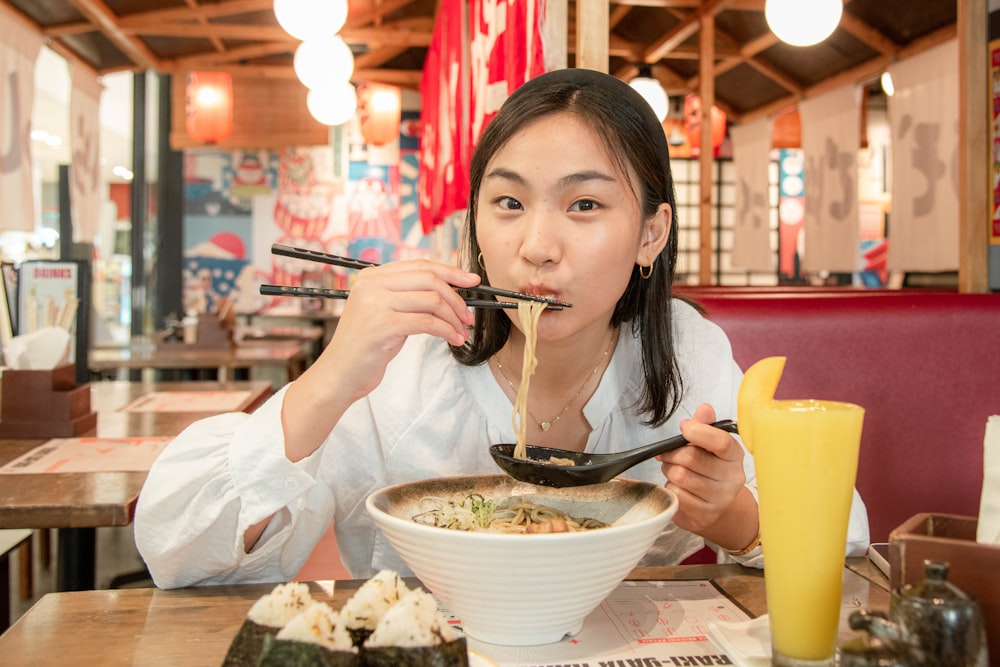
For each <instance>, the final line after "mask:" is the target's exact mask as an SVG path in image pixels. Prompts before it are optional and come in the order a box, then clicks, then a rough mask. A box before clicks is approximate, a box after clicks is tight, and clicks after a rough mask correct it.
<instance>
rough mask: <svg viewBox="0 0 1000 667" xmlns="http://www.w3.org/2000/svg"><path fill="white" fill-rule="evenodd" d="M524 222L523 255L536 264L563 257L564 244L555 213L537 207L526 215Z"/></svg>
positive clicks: (551, 261) (540, 264)
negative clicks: (561, 240)
mask: <svg viewBox="0 0 1000 667" xmlns="http://www.w3.org/2000/svg"><path fill="white" fill-rule="evenodd" d="M522 222H523V228H522V229H523V236H522V238H521V252H520V255H521V257H522V258H523V259H524V260H525V261H527V262H529V263H530V264H533V265H534V266H542V265H544V264H548V263H554V262H558V261H559V259H560V258H561V257H562V244H561V242H560V236H559V231H558V226H557V224H556V217H555V215H554V214H553V213H552V212H551V211H546V210H540V209H535V210H534V211H533V212H531V213H528V214H527V215H525V216H524V217H523V218H522Z"/></svg>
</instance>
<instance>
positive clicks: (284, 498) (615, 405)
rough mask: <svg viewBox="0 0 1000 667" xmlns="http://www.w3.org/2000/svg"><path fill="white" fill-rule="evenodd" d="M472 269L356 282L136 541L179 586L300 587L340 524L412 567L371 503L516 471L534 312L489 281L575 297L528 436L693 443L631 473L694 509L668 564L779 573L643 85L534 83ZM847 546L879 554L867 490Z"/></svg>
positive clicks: (494, 167) (482, 173)
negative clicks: (500, 306)
mask: <svg viewBox="0 0 1000 667" xmlns="http://www.w3.org/2000/svg"><path fill="white" fill-rule="evenodd" d="M470 183H471V192H470V198H469V213H468V220H467V234H466V239H465V247H464V251H465V252H464V254H465V256H466V257H467V258H468V260H467V263H468V264H469V265H470V267H471V269H472V272H466V271H463V270H461V269H459V268H456V267H452V266H446V265H443V264H437V263H433V262H428V261H405V262H404V261H401V262H393V263H390V264H387V265H384V266H381V267H376V268H370V269H365V270H363V271H361V272H359V273H358V274H357V276H356V281H355V283H354V285H353V287H352V289H351V296H350V298H349V299H348V300H347V302H346V304H345V306H344V311H343V315H342V316H341V318H340V322H339V324H338V326H337V330H336V333H335V335H334V336H333V338H332V340H331V341H330V343H329V345H328V346H327V347H326V349H325V350H324V351H323V353H322V354H321V355H320V357H319V359H318V360H317V361H316V363H314V364H313V365H312V366H311V367H310V368H309V369H308V370H307V371H306V372H305V373H304V374H303V375H302V376H301V377H300V378H299V379H298V380H296V381H295V382H293V383H291V384H290V385H288V386H286V387H285V388H283V389H282V390H281V391H279V392H277V394H276V395H275V396H274V397H273V398H272V399H271V400H270V401H268V403H267V404H265V405H264V406H262V407H261V408H260V409H258V410H257V411H256V412H255V413H254V414H252V415H245V414H233V415H222V416H218V417H213V418H210V419H206V420H204V421H202V422H199V423H198V424H195V425H193V426H192V427H191V428H189V429H188V430H187V431H185V432H184V433H182V434H181V435H180V436H179V437H178V438H177V439H176V440H175V441H174V442H173V443H171V445H170V446H169V447H168V448H167V450H166V451H165V452H164V453H163V454H162V455H161V456H160V458H159V460H158V461H157V462H156V465H154V467H153V469H152V471H151V472H150V475H149V479H148V481H147V483H146V486H145V488H144V489H143V492H142V495H141V497H140V499H139V506H138V509H137V512H136V541H137V544H138V546H139V549H140V551H141V553H142V555H143V557H144V558H145V560H146V563H147V565H148V566H149V569H150V572H151V573H152V575H153V578H154V580H155V581H156V583H157V584H158V585H159V586H163V587H174V586H186V585H192V584H206V583H225V582H249V581H277V580H287V579H289V578H291V577H293V576H294V575H295V574H296V572H297V571H298V569H299V568H300V567H301V565H302V564H303V563H304V562H305V560H306V559H307V557H308V556H309V554H310V552H311V551H312V548H313V546H314V545H315V543H316V541H317V540H318V539H319V538H320V537H321V536H322V535H323V533H324V532H325V530H326V528H327V527H328V525H329V522H330V521H331V519H332V520H334V521H335V530H336V534H337V543H338V547H339V549H340V552H341V557H342V559H343V561H344V565H345V566H346V567H347V569H348V570H349V571H350V573H351V574H352V575H353V576H355V577H367V576H370V575H371V574H372V573H374V572H375V571H376V570H378V569H380V568H383V567H391V568H394V569H397V570H400V571H406V568H405V566H404V565H403V564H402V562H401V561H400V560H399V559H398V557H397V556H396V555H395V553H394V552H393V551H392V549H391V547H389V546H388V544H387V543H386V542H385V541H384V539H383V538H382V537H381V536H380V535H379V534H378V533H377V531H376V530H375V528H374V526H373V524H372V521H371V520H370V518H369V517H368V515H367V513H366V511H365V508H364V500H365V498H366V497H367V495H368V494H369V493H371V492H372V491H374V490H376V489H379V488H381V487H384V486H386V485H389V484H395V483H399V482H403V481H408V480H416V479H424V478H428V477H436V476H444V475H457V474H472V473H495V472H497V471H498V469H497V467H496V465H495V464H494V463H493V461H492V460H491V458H490V456H489V453H488V447H489V445H491V444H493V443H498V442H513V441H514V428H513V425H512V420H511V411H512V405H513V402H514V399H515V397H516V394H517V390H518V387H519V381H520V377H521V360H522V352H523V349H524V343H525V336H524V333H523V332H522V331H521V330H520V329H519V325H518V323H517V321H516V320H517V317H516V315H515V314H514V312H513V311H507V310H504V311H495V310H479V311H477V312H476V313H475V314H473V313H472V312H470V311H469V309H468V308H467V307H466V305H465V304H464V302H463V301H462V299H461V297H460V296H459V295H458V294H457V293H456V291H455V288H456V287H460V288H461V287H465V288H468V287H473V286H475V285H477V284H479V283H480V282H482V283H487V282H488V283H489V284H491V285H494V286H497V287H502V288H506V289H513V290H516V291H520V292H526V293H531V294H540V295H546V296H551V297H554V298H557V299H559V300H562V301H568V302H570V303H572V304H573V307H572V308H568V309H565V310H562V311H546V312H545V313H544V314H543V315H542V317H541V320H540V323H539V326H538V341H537V348H536V354H537V358H538V366H537V369H536V372H535V374H534V375H533V376H532V378H531V384H530V392H529V395H528V410H529V420H528V425H527V426H528V430H527V436H528V442H530V443H532V444H545V445H550V446H558V447H562V448H567V449H575V450H582V449H584V448H586V449H587V450H588V451H594V452H607V451H614V450H616V449H624V448H630V447H634V446H637V445H639V444H644V443H646V442H652V441H654V440H659V439H662V438H664V437H668V436H670V435H674V434H676V433H677V432H681V433H683V434H684V436H685V437H686V438H687V439H688V440H689V441H690V442H691V444H690V445H688V446H685V447H683V448H681V449H678V450H676V451H674V452H671V453H668V454H664V455H663V456H661V457H659V459H660V460H659V462H658V461H655V460H651V461H646V462H644V463H643V464H640V465H639V466H637V467H635V468H633V469H631V470H630V471H629V472H628V476H629V477H633V478H636V479H643V480H646V481H650V482H654V483H657V484H662V483H667V484H668V485H670V486H671V487H672V488H673V489H674V490H675V491H677V493H678V495H679V498H680V505H679V509H678V512H677V514H676V516H675V519H674V522H673V525H672V526H671V527H670V528H669V529H668V530H667V531H666V532H665V533H664V535H663V536H662V537H661V539H660V540H658V542H657V544H656V545H654V547H653V548H652V549H651V550H650V551H649V553H648V554H647V557H646V561H644V562H647V563H652V562H655V563H660V564H669V563H677V562H680V561H681V560H683V559H684V558H685V557H687V556H688V555H690V554H692V553H694V552H696V551H698V550H699V549H701V548H702V547H703V546H704V544H705V543H706V542H708V543H710V544H711V545H714V546H715V547H716V548H717V550H718V552H719V555H720V559H730V560H736V561H738V562H742V563H745V564H750V565H760V562H761V555H760V548H759V538H758V537H757V536H758V520H757V503H756V490H755V485H754V475H753V466H752V460H751V459H750V457H748V456H746V453H745V451H744V449H743V448H742V446H741V445H740V443H739V442H738V441H737V440H735V439H734V438H733V437H732V436H730V435H729V434H728V433H726V432H724V431H721V430H719V429H715V428H713V427H711V426H709V425H708V424H709V423H710V422H712V421H714V420H715V419H716V417H717V416H719V417H735V414H736V407H735V406H736V393H737V390H738V387H739V382H740V380H741V377H742V375H741V373H740V370H739V368H738V367H737V365H736V364H735V363H734V361H733V359H732V353H731V350H730V347H729V343H728V341H727V339H726V337H725V335H724V334H723V332H722V331H721V330H720V329H719V328H718V327H717V326H715V325H713V324H712V323H710V322H708V321H707V320H705V319H703V318H702V317H701V316H700V315H699V314H698V312H697V311H696V310H695V309H693V308H692V307H690V306H689V305H687V304H685V303H683V302H680V301H676V300H673V301H672V300H671V298H670V284H671V280H672V278H673V270H674V262H675V257H676V251H677V241H676V236H675V235H672V234H671V233H670V232H671V230H672V228H673V224H674V216H675V210H674V194H673V184H672V181H671V177H670V165H669V158H668V149H667V145H666V141H665V137H664V133H663V130H662V127H661V126H660V124H659V123H658V121H657V120H656V118H655V116H654V114H653V112H652V110H651V109H650V108H649V106H648V105H647V104H646V102H645V101H644V100H643V99H642V98H641V97H640V96H639V95H638V94H637V93H635V92H634V91H632V89H631V88H630V87H629V86H627V85H626V84H624V83H623V82H621V81H619V80H617V79H615V78H613V77H610V76H608V75H605V74H600V73H597V72H592V71H589V70H581V69H569V70H559V71H556V72H551V73H548V74H545V75H542V76H540V77H537V78H536V79H533V80H532V81H530V82H528V83H526V84H525V85H524V86H522V87H521V88H520V89H519V90H517V91H516V92H515V93H514V94H513V95H511V97H510V98H509V99H508V100H507V102H506V103H505V104H504V105H503V107H502V109H501V110H500V111H499V113H498V114H497V116H496V117H495V118H494V120H493V121H492V122H491V123H490V125H489V126H488V127H487V128H486V130H485V132H484V134H483V137H482V138H481V140H480V144H479V146H478V148H477V150H476V153H475V155H474V157H473V161H472V166H471V178H470ZM849 541H850V545H849V551H850V552H852V553H863V550H864V548H865V547H866V546H867V542H868V528H867V518H866V515H865V508H864V505H863V504H862V503H861V501H860V498H858V497H857V496H856V495H855V503H854V508H853V515H852V527H851V533H850V535H849Z"/></svg>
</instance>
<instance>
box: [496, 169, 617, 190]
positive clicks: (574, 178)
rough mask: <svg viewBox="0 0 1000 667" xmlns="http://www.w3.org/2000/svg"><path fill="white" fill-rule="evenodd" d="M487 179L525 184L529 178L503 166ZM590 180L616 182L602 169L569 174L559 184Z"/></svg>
mask: <svg viewBox="0 0 1000 667" xmlns="http://www.w3.org/2000/svg"><path fill="white" fill-rule="evenodd" d="M486 178H487V179H494V178H496V179H502V180H506V181H511V182H513V183H517V184H518V185H524V184H526V183H527V179H525V178H524V177H523V176H521V175H520V174H518V173H517V172H515V171H511V170H510V169H504V168H502V167H500V168H497V169H494V170H492V171H490V172H489V173H487V174H486ZM588 181H606V182H614V181H615V178H614V177H613V176H611V175H610V174H605V173H604V172H602V171H595V170H587V171H578V172H574V173H572V174H567V175H566V176H563V177H562V178H560V179H559V186H560V187H565V186H567V185H576V184H578V183H586V182H588Z"/></svg>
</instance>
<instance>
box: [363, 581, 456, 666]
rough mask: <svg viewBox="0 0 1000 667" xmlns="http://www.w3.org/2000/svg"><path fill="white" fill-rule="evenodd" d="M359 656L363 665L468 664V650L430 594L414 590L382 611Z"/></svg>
mask: <svg viewBox="0 0 1000 667" xmlns="http://www.w3.org/2000/svg"><path fill="white" fill-rule="evenodd" d="M361 658H362V663H363V664H364V665H365V666H366V667H390V666H395V667H468V664H469V650H468V646H467V644H466V641H465V637H464V636H462V635H460V634H459V633H458V632H457V631H456V630H455V629H454V628H452V627H451V626H449V625H448V621H447V619H445V618H444V616H443V615H442V614H441V612H440V611H439V610H438V606H437V601H436V600H435V599H434V597H433V596H432V595H431V594H430V593H428V592H426V591H423V590H414V591H411V592H409V593H407V594H406V595H405V596H404V597H403V598H401V599H400V600H399V602H397V603H396V604H394V605H393V606H391V607H390V608H389V610H388V611H386V612H385V614H384V615H383V616H382V620H380V621H379V624H378V626H376V628H375V630H374V631H373V632H372V634H371V636H370V637H368V639H367V641H365V644H364V646H362V647H361Z"/></svg>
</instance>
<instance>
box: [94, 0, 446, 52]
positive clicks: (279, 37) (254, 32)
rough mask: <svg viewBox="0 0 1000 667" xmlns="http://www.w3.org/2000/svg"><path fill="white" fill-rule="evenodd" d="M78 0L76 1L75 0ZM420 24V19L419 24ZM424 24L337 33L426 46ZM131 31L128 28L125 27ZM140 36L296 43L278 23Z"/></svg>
mask: <svg viewBox="0 0 1000 667" xmlns="http://www.w3.org/2000/svg"><path fill="white" fill-rule="evenodd" d="M75 1H79V0H75ZM422 23H424V21H423V20H422V19H421V20H420V24H422ZM426 23H427V25H426V29H424V28H425V26H423V25H418V24H415V23H413V22H410V23H408V24H406V25H405V26H404V25H400V23H398V22H397V23H392V24H390V25H387V26H384V27H382V28H349V27H347V26H345V27H344V29H343V30H341V31H340V33H339V34H340V36H341V37H343V38H344V41H345V42H348V43H358V44H394V45H397V46H400V45H401V46H408V47H409V46H424V47H426V46H430V43H431V29H432V27H433V26H432V24H431V22H430V21H429V20H428V21H427V22H426ZM129 31H130V32H132V29H130V30H129ZM141 34H143V35H156V36H160V37H187V38H191V37H200V38H203V39H209V38H211V37H219V38H221V39H240V40H247V41H260V40H265V41H268V42H288V43H297V42H298V40H296V39H295V38H294V37H292V36H291V35H289V34H288V33H287V32H285V31H284V30H283V29H281V28H280V27H278V26H248V25H219V24H212V25H190V24H183V25H182V24H176V23H170V24H160V25H155V26H150V27H148V28H143V29H142V31H141Z"/></svg>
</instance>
